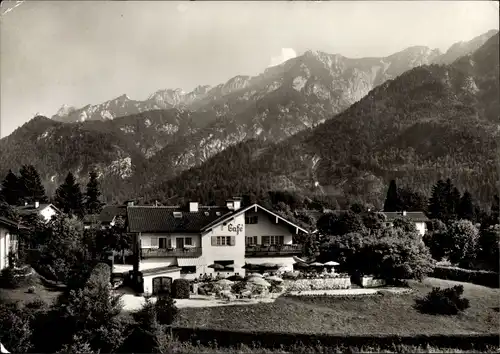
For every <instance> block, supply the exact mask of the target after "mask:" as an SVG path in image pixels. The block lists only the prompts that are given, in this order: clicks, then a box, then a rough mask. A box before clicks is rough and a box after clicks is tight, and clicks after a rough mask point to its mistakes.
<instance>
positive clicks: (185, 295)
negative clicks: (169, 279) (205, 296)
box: [172, 279, 191, 299]
mask: <svg viewBox="0 0 500 354" xmlns="http://www.w3.org/2000/svg"><path fill="white" fill-rule="evenodd" d="M190 292H191V289H190V284H189V280H187V279H175V280H174V282H173V283H172V295H173V298H174V299H189V294H190Z"/></svg>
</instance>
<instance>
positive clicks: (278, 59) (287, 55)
mask: <svg viewBox="0 0 500 354" xmlns="http://www.w3.org/2000/svg"><path fill="white" fill-rule="evenodd" d="M296 56H297V53H296V52H295V50H294V49H293V48H281V54H280V55H278V56H275V57H271V62H270V64H269V67H271V66H276V65H280V64H282V63H284V62H285V61H287V60H290V59H292V58H295V57H296Z"/></svg>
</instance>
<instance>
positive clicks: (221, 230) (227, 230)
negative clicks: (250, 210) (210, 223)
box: [201, 214, 246, 274]
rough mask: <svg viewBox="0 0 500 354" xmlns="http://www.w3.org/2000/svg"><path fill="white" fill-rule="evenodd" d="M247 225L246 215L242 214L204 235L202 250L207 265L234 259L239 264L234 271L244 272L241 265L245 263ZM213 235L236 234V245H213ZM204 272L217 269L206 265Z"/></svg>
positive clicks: (211, 271)
mask: <svg viewBox="0 0 500 354" xmlns="http://www.w3.org/2000/svg"><path fill="white" fill-rule="evenodd" d="M245 226H246V225H245V215H244V214H241V215H238V216H236V217H235V218H234V219H232V220H229V221H227V222H226V223H225V225H224V224H220V225H218V226H216V227H214V228H213V229H212V230H211V231H209V232H207V233H205V234H204V235H203V236H202V238H201V240H202V241H201V244H202V252H203V257H204V258H205V261H206V264H207V266H208V265H211V264H213V263H214V262H215V261H234V264H235V265H236V266H237V267H235V269H234V271H235V272H236V273H240V274H242V273H244V269H242V268H241V267H242V266H244V265H245ZM212 236H234V246H212ZM204 273H207V274H209V273H217V271H214V270H213V269H212V268H208V267H205V270H204Z"/></svg>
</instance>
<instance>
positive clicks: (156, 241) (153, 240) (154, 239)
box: [151, 236, 158, 247]
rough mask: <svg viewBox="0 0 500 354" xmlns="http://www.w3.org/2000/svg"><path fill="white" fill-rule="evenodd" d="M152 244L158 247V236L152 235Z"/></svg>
mask: <svg viewBox="0 0 500 354" xmlns="http://www.w3.org/2000/svg"><path fill="white" fill-rule="evenodd" d="M151 246H152V247H158V237H154V236H153V237H151Z"/></svg>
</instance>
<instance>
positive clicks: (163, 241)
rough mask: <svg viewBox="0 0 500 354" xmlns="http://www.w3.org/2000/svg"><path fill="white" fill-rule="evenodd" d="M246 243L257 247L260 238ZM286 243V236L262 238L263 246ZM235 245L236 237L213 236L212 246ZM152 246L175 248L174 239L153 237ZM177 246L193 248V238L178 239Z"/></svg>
mask: <svg viewBox="0 0 500 354" xmlns="http://www.w3.org/2000/svg"><path fill="white" fill-rule="evenodd" d="M245 243H246V245H247V246H252V245H257V244H258V236H247V237H246V242H245ZM284 243H285V236H282V235H277V236H275V235H271V236H262V244H263V245H282V244H284ZM234 245H235V237H234V236H212V246H234ZM151 246H153V247H158V248H173V246H172V239H171V238H167V237H152V238H151ZM175 246H176V248H184V247H185V246H193V238H192V237H176V238H175Z"/></svg>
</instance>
